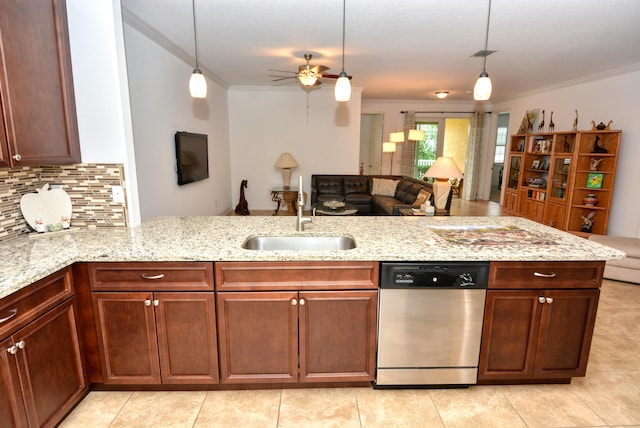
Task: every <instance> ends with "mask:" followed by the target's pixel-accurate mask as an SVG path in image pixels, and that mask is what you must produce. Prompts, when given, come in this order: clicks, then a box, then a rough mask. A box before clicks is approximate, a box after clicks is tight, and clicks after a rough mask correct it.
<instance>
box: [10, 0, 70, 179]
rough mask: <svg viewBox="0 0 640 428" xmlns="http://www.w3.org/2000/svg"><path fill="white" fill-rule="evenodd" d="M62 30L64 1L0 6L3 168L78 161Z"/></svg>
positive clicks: (66, 45)
mask: <svg viewBox="0 0 640 428" xmlns="http://www.w3.org/2000/svg"><path fill="white" fill-rule="evenodd" d="M67 27H68V25H67V13H66V2H64V1H58V0H21V1H2V2H0V37H1V38H2V40H0V54H1V56H2V62H1V63H0V94H1V96H0V101H1V102H2V106H1V108H0V110H2V112H3V119H4V120H5V124H4V126H5V128H6V137H7V141H3V143H4V145H5V146H6V147H8V152H7V151H6V150H4V149H3V158H4V160H3V162H2V163H4V165H8V164H11V165H13V166H20V165H43V164H45V165H49V164H61V163H74V162H79V161H80V145H79V138H78V129H77V118H76V110H75V96H74V92H73V78H72V72H71V56H70V52H69V37H68V29H67ZM4 138H5V134H4V133H3V134H2V139H4ZM18 155H19V156H18ZM8 156H11V158H10V159H8Z"/></svg>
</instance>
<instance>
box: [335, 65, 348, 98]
mask: <svg viewBox="0 0 640 428" xmlns="http://www.w3.org/2000/svg"><path fill="white" fill-rule="evenodd" d="M335 96H336V101H349V100H350V99H351V81H350V80H349V77H348V76H347V73H345V72H344V70H343V71H341V72H340V74H339V77H338V80H337V81H336V88H335Z"/></svg>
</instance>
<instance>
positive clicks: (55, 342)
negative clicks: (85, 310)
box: [13, 300, 88, 426]
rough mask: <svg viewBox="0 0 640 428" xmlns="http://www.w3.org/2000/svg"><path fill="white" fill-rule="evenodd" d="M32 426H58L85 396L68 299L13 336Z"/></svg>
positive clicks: (70, 306) (77, 344)
mask: <svg viewBox="0 0 640 428" xmlns="http://www.w3.org/2000/svg"><path fill="white" fill-rule="evenodd" d="M13 338H14V342H15V343H20V344H22V346H21V347H20V348H21V349H19V350H18V351H17V352H16V354H15V357H16V358H17V360H18V369H19V373H20V384H21V386H22V390H23V394H24V400H25V407H26V409H27V417H28V419H29V425H30V426H55V425H56V424H57V423H58V422H59V421H60V420H61V419H62V417H63V416H64V415H65V414H66V413H67V412H68V411H69V410H71V408H72V407H73V406H74V405H75V404H76V403H77V402H78V401H80V399H81V398H82V397H83V396H84V394H85V393H86V391H87V389H88V386H87V383H86V381H85V376H84V371H83V368H82V356H81V353H80V352H81V351H80V344H79V341H78V332H77V330H76V321H75V310H74V306H73V301H72V300H68V301H66V302H65V303H63V304H62V305H60V306H58V307H56V308H55V309H53V310H52V311H50V312H48V313H47V314H45V315H43V316H42V317H40V318H38V319H37V320H36V321H34V322H32V323H31V324H29V325H27V326H26V327H25V328H23V329H22V330H20V331H18V332H17V333H16V334H14V336H13Z"/></svg>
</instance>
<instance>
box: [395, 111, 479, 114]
mask: <svg viewBox="0 0 640 428" xmlns="http://www.w3.org/2000/svg"><path fill="white" fill-rule="evenodd" d="M406 113H409V112H408V111H400V114H406ZM415 113H440V114H445V113H475V111H416V112H415ZM482 113H484V114H491V112H490V111H483V112H482Z"/></svg>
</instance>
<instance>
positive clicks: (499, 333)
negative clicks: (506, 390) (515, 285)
mask: <svg viewBox="0 0 640 428" xmlns="http://www.w3.org/2000/svg"><path fill="white" fill-rule="evenodd" d="M542 294H543V293H542V292H541V291H536V290H522V291H503V290H488V291H487V301H486V307H485V315H484V327H483V330H482V345H481V348H480V363H479V368H478V380H497V379H501V380H502V379H525V378H530V377H531V376H532V375H533V367H534V363H535V356H536V355H535V349H536V341H537V337H538V331H539V328H540V312H541V311H542V307H543V305H542V304H541V303H540V302H539V300H538V298H539V297H540V296H541V295H542Z"/></svg>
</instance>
